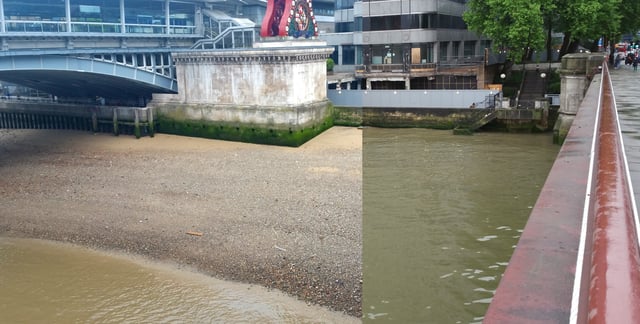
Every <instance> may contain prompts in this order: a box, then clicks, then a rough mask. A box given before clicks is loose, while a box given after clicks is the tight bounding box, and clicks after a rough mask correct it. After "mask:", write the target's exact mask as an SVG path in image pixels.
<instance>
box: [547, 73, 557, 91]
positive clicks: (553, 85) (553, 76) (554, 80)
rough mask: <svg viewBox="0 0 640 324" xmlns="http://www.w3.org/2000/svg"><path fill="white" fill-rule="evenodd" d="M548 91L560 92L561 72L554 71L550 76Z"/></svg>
mask: <svg viewBox="0 0 640 324" xmlns="http://www.w3.org/2000/svg"><path fill="white" fill-rule="evenodd" d="M547 93H556V94H557V93H560V74H559V73H558V72H557V71H553V72H552V73H551V76H550V77H549V84H548V85H547Z"/></svg>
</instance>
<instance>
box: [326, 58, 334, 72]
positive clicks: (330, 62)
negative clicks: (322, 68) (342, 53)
mask: <svg viewBox="0 0 640 324" xmlns="http://www.w3.org/2000/svg"><path fill="white" fill-rule="evenodd" d="M334 65H335V62H333V59H332V58H328V59H327V71H333V66H334Z"/></svg>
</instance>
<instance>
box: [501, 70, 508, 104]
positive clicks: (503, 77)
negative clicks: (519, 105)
mask: <svg viewBox="0 0 640 324" xmlns="http://www.w3.org/2000/svg"><path fill="white" fill-rule="evenodd" d="M506 77H507V75H506V74H504V73H501V74H500V83H501V84H502V86H501V87H500V108H504V107H503V104H502V101H503V100H502V95H503V92H502V91H503V88H504V79H505V78H506Z"/></svg>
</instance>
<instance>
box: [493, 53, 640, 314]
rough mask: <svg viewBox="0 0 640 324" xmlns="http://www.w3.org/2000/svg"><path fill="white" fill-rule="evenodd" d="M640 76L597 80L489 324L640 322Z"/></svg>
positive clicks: (611, 74)
mask: <svg viewBox="0 0 640 324" xmlns="http://www.w3.org/2000/svg"><path fill="white" fill-rule="evenodd" d="M638 77H640V72H634V71H633V69H632V68H627V67H623V68H621V69H619V70H611V71H610V70H609V68H607V66H606V65H605V66H603V69H602V73H601V74H598V75H596V76H595V77H594V78H593V80H592V81H591V84H590V86H589V89H588V90H587V93H586V94H585V97H584V99H583V100H582V103H581V105H580V108H579V110H578V113H577V115H576V118H575V120H574V121H573V124H572V126H571V129H570V130H569V133H568V134H567V138H566V139H565V142H564V144H563V146H562V148H561V150H560V152H559V153H558V157H557V159H556V161H555V163H554V165H553V167H552V169H551V171H550V173H549V176H548V178H547V181H546V183H545V185H544V187H543V188H542V191H541V193H540V196H539V198H538V201H537V203H536V205H535V207H534V208H533V210H532V213H531V215H530V218H529V220H528V222H527V225H526V226H525V229H524V231H523V233H522V235H521V237H520V241H519V243H518V246H517V247H516V249H515V251H514V254H513V256H512V258H511V260H510V262H509V265H508V267H507V269H506V271H505V273H504V276H503V278H502V280H501V282H500V285H499V287H498V289H497V290H496V293H495V296H494V298H493V301H492V303H491V305H490V307H489V310H488V311H487V313H486V315H485V318H484V321H483V322H484V323H571V324H574V323H640V251H639V248H638V246H639V239H638V230H637V229H638V227H639V222H638V213H637V207H636V203H635V202H636V201H637V199H638V198H640V194H639V192H638V190H635V191H634V190H633V188H640V150H639V148H640V101H638V100H637V99H636V98H637V91H639V90H638V87H637V86H636V80H637V78H638Z"/></svg>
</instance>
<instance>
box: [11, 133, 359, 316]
mask: <svg viewBox="0 0 640 324" xmlns="http://www.w3.org/2000/svg"><path fill="white" fill-rule="evenodd" d="M0 206H2V208H1V209H0V235H2V236H10V237H28V238H41V239H50V240H56V241H63V242H70V243H75V244H80V245H84V246H89V247H93V248H98V249H108V250H116V251H120V252H127V253H131V254H136V255H141V256H144V257H148V258H150V259H153V260H158V261H164V262H170V263H175V264H177V265H180V266H184V267H185V268H186V267H188V268H189V269H197V270H198V271H200V272H203V273H206V274H208V275H211V276H214V277H217V278H221V279H226V280H232V281H240V282H247V283H253V284H259V285H263V286H266V287H269V288H275V289H279V290H282V291H284V292H286V293H288V294H290V295H293V296H297V297H298V298H300V299H302V300H304V301H307V302H308V303H313V304H318V305H321V306H325V307H327V308H329V309H332V310H336V311H342V312H344V313H346V314H348V315H351V316H355V317H361V315H362V309H361V298H362V292H361V287H362V267H361V264H362V262H361V258H362V254H361V251H362V228H361V223H362V134H361V130H359V129H357V128H347V127H333V128H331V129H329V130H328V131H326V132H324V133H323V134H320V135H319V136H318V137H316V138H314V139H313V140H311V141H310V142H308V143H306V144H305V145H303V146H301V147H298V148H289V147H277V146H266V145H254V144H246V143H237V142H225V141H216V140H207V139H199V138H189V137H180V136H171V135H165V134H157V135H156V136H155V137H153V138H150V137H144V138H141V139H135V138H134V137H132V136H119V137H116V136H113V135H110V134H92V133H86V132H77V131H55V130H6V129H0ZM187 232H192V233H191V234H189V233H187ZM193 234H195V235H193Z"/></svg>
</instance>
